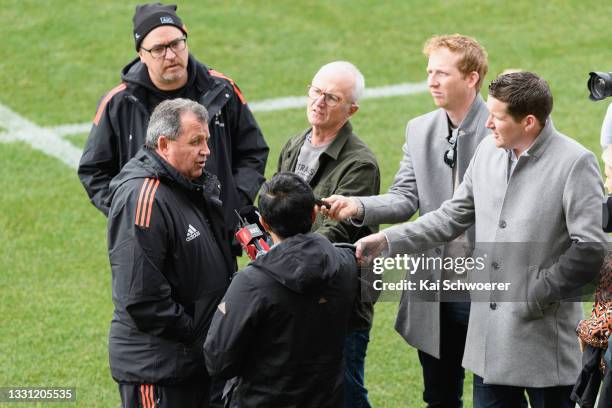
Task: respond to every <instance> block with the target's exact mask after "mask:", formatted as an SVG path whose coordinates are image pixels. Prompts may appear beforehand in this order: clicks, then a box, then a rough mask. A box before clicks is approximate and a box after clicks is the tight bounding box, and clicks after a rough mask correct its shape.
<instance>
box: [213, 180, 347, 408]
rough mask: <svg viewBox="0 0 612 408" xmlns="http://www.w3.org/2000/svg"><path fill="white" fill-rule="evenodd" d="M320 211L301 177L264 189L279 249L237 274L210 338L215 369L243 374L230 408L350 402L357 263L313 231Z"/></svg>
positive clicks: (262, 203)
mask: <svg viewBox="0 0 612 408" xmlns="http://www.w3.org/2000/svg"><path fill="white" fill-rule="evenodd" d="M314 207H315V197H314V194H313V192H312V189H311V188H310V186H309V185H308V183H306V182H305V181H304V180H303V179H302V178H300V177H299V176H298V175H296V174H293V173H278V174H276V175H275V176H274V177H272V179H271V180H270V181H268V182H267V183H265V184H264V185H263V187H262V190H261V192H260V195H259V210H260V213H261V218H260V221H261V224H262V225H263V227H264V228H265V229H266V230H267V231H268V232H269V233H270V235H271V236H272V239H273V241H274V245H273V246H272V248H271V249H270V251H269V252H267V253H266V254H264V255H262V256H259V257H258V258H257V259H256V260H255V261H254V262H252V263H251V264H250V265H249V266H248V267H247V268H245V269H244V270H243V271H241V272H239V273H238V274H236V276H235V278H234V279H233V281H232V283H231V284H230V287H229V289H228V291H227V293H226V295H225V297H224V298H223V300H222V301H221V303H220V304H219V306H218V308H217V310H216V312H215V315H214V317H213V322H212V324H211V327H210V330H209V332H208V337H207V338H206V342H205V344H204V354H205V358H206V367H207V369H208V372H209V373H210V374H211V375H213V376H219V377H222V378H232V377H236V378H235V379H234V380H233V381H230V382H229V383H230V385H229V386H226V390H228V388H229V389H230V390H229V392H231V396H230V399H231V402H230V403H229V406H230V407H281V406H283V407H284V406H293V407H317V408H321V407H342V406H343V401H344V399H343V398H344V395H343V381H344V373H343V362H342V350H343V347H344V338H345V336H346V333H347V331H348V325H349V317H350V315H351V311H352V310H353V308H354V302H355V300H356V298H357V282H358V280H357V265H356V261H355V256H354V253H353V252H352V251H351V250H350V249H341V248H335V247H334V246H333V245H332V244H331V243H330V242H329V240H328V239H327V238H325V237H323V236H322V235H320V234H315V233H310V232H309V231H310V229H311V227H312V223H313V220H314V218H315V212H314ZM232 388H233V389H232Z"/></svg>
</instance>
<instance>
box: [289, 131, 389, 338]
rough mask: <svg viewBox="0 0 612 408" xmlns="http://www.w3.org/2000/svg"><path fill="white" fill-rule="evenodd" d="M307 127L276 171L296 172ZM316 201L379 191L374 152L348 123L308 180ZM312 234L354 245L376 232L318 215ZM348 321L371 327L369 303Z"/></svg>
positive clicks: (353, 327)
mask: <svg viewBox="0 0 612 408" xmlns="http://www.w3.org/2000/svg"><path fill="white" fill-rule="evenodd" d="M309 132H310V128H309V129H306V130H305V131H304V132H302V133H300V134H298V135H296V136H294V137H292V138H291V139H290V140H289V141H288V142H287V144H285V146H284V147H283V149H282V150H281V154H280V158H279V160H278V169H277V170H278V171H290V172H293V171H294V170H295V166H296V164H297V160H298V156H299V154H300V149H301V148H302V145H303V144H304V140H305V139H306V135H307V134H308V133H309ZM310 186H311V187H312V189H313V191H314V194H315V196H316V197H317V198H325V197H329V196H330V195H332V194H341V195H344V196H349V197H351V196H372V195H377V194H378V193H379V192H380V171H379V169H378V162H377V161H376V157H375V156H374V153H372V151H371V150H370V149H369V148H368V146H366V144H365V143H363V142H362V141H361V140H359V138H358V137H357V136H356V135H355V134H354V133H353V127H352V126H351V124H350V122H346V124H345V125H344V126H343V127H342V129H340V131H339V132H338V135H337V136H336V138H335V139H334V141H333V142H332V143H331V144H330V145H329V147H328V148H327V149H326V150H325V152H323V153H322V154H321V156H320V157H319V168H318V170H317V172H316V173H315V175H314V177H313V178H312V180H311V181H310ZM312 231H313V232H317V233H319V234H322V235H324V236H326V237H327V238H328V239H329V240H330V241H331V242H349V243H354V242H355V241H357V240H358V239H360V238H363V237H365V236H367V235H370V234H372V233H374V232H377V231H378V225H374V226H373V225H368V226H361V227H357V226H355V225H353V224H352V223H350V222H348V221H334V220H332V219H329V218H323V217H322V216H321V215H317V219H316V220H315V222H314V224H313V226H312ZM355 312H356V314H355V315H354V316H353V317H352V318H351V323H350V326H351V330H368V329H370V327H371V326H372V316H373V314H374V309H373V306H372V303H369V302H359V304H358V306H357V309H356V311H355Z"/></svg>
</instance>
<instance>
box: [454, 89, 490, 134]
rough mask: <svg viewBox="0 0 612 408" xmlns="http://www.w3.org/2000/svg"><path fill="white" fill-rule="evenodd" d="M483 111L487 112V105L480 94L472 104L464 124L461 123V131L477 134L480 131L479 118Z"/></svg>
mask: <svg viewBox="0 0 612 408" xmlns="http://www.w3.org/2000/svg"><path fill="white" fill-rule="evenodd" d="M483 110H484V111H486V104H485V102H484V99H482V96H481V95H480V93H478V94H476V98H474V102H472V105H471V106H470V110H469V111H468V113H467V115H466V116H465V118H464V119H463V122H461V124H460V125H459V128H458V129H459V131H463V132H465V133H475V132H476V131H477V130H478V129H477V125H478V123H479V121H478V117H479V115H480V114H481V112H483ZM486 112H488V111H486Z"/></svg>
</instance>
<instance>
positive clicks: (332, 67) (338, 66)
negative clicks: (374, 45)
mask: <svg viewBox="0 0 612 408" xmlns="http://www.w3.org/2000/svg"><path fill="white" fill-rule="evenodd" d="M325 71H335V72H338V71H340V72H344V73H346V74H349V75H352V76H353V79H354V81H355V85H354V86H353V92H352V99H353V102H358V101H359V99H361V97H362V96H363V91H364V90H365V79H364V77H363V74H362V73H361V71H359V69H357V67H356V66H355V65H353V64H351V63H350V62H348V61H334V62H330V63H329V64H325V65H323V66H322V67H321V69H319V72H317V74H316V75H319V74H320V73H322V72H325ZM316 75H315V76H316Z"/></svg>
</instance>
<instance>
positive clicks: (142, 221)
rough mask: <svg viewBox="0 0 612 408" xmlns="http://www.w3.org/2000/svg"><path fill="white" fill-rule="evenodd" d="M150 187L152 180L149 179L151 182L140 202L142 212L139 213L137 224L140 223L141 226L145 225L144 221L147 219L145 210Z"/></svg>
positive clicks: (147, 204)
mask: <svg viewBox="0 0 612 408" xmlns="http://www.w3.org/2000/svg"><path fill="white" fill-rule="evenodd" d="M151 187H153V180H151V182H150V183H149V186H148V187H147V191H145V196H144V201H143V202H142V212H141V213H140V221H139V222H138V225H140V226H141V227H144V226H145V221H146V219H147V215H146V214H147V211H146V210H147V207H148V206H149V198H150V197H151V194H150V193H151Z"/></svg>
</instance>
